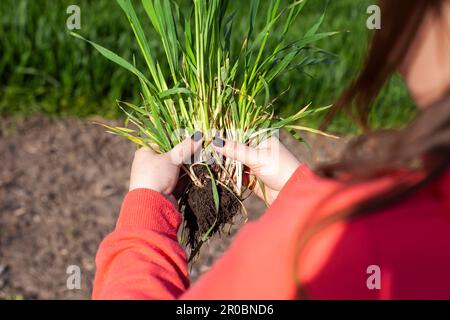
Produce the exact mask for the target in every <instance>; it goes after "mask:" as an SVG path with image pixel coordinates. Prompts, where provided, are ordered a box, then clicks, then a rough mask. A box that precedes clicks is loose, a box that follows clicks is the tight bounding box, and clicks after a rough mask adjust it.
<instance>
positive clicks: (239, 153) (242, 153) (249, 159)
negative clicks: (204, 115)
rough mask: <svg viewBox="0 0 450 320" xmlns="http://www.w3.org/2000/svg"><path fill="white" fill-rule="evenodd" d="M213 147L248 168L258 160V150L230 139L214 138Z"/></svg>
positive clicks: (257, 162)
mask: <svg viewBox="0 0 450 320" xmlns="http://www.w3.org/2000/svg"><path fill="white" fill-rule="evenodd" d="M213 146H214V149H215V150H216V151H217V152H219V153H220V154H222V155H224V156H225V157H228V158H231V159H233V160H236V161H239V162H242V163H243V164H244V165H246V166H248V167H249V168H250V169H251V168H253V167H255V166H257V165H258V164H259V162H260V159H259V153H258V150H257V149H255V148H251V147H249V146H247V145H245V144H242V143H237V142H234V141H231V140H223V139H220V138H217V137H216V138H214V141H213Z"/></svg>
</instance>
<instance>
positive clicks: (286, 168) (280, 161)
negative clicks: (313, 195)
mask: <svg viewBox="0 0 450 320" xmlns="http://www.w3.org/2000/svg"><path fill="white" fill-rule="evenodd" d="M213 146H214V149H215V150H216V151H217V152H218V153H220V154H222V155H224V156H226V157H228V158H231V159H233V160H236V161H239V162H241V163H243V164H244V165H245V166H247V167H248V168H249V169H250V174H251V175H254V176H256V177H257V178H259V179H260V180H261V181H262V182H263V183H264V185H265V188H264V192H263V191H262V190H261V188H260V186H259V184H256V185H255V187H254V189H253V191H254V192H255V194H256V195H258V196H259V197H260V198H261V199H263V200H266V201H267V202H268V203H269V204H271V203H272V202H273V201H274V200H275V199H276V198H277V196H278V194H279V193H280V191H281V189H282V188H283V187H284V185H285V184H286V182H287V181H288V180H289V178H290V177H291V176H292V174H293V173H294V172H295V170H296V169H297V168H298V166H299V165H300V161H298V160H297V158H296V157H295V156H294V155H293V154H292V153H291V152H289V150H288V149H286V147H285V146H284V145H283V144H282V143H281V142H280V140H278V139H277V138H276V137H272V138H270V139H267V140H265V141H263V142H262V143H261V144H260V145H258V146H257V147H256V148H252V147H249V146H247V145H244V144H240V143H236V142H233V141H230V140H222V139H220V138H218V137H216V138H215V139H214V141H213ZM264 193H265V196H264Z"/></svg>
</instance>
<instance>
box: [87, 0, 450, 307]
mask: <svg viewBox="0 0 450 320" xmlns="http://www.w3.org/2000/svg"><path fill="white" fill-rule="evenodd" d="M449 2H450V1H447V0H440V1H438V0H416V1H408V0H396V1H381V2H380V6H381V12H382V29H381V30H380V31H379V32H377V33H376V34H375V36H374V39H373V42H372V46H371V49H370V52H369V55H368V58H367V62H366V64H365V67H364V69H363V70H362V72H361V74H360V76H359V77H358V78H357V79H356V80H355V81H354V82H353V84H352V85H351V86H350V88H349V89H348V90H347V91H345V92H344V94H343V95H342V96H341V98H340V99H339V100H338V102H337V103H336V105H335V107H334V110H333V111H332V113H331V114H330V117H331V116H332V115H333V114H334V113H335V112H336V111H338V110H339V109H345V110H347V111H348V112H349V114H350V115H351V116H352V117H353V118H354V119H355V120H357V121H358V122H359V123H360V124H361V126H362V127H363V128H365V129H367V114H368V111H369V107H370V104H371V102H372V101H373V99H374V98H375V97H376V95H377V93H378V92H379V90H380V88H381V87H382V85H383V84H384V83H385V82H386V80H387V79H388V78H389V76H390V75H391V74H392V73H393V72H394V71H395V70H399V71H400V72H401V74H402V75H403V76H404V78H405V81H406V83H407V85H408V87H409V89H410V92H411V94H412V96H413V97H414V99H415V100H416V102H417V105H418V106H419V108H420V110H419V116H418V117H417V119H416V121H415V122H414V123H413V124H412V125H411V126H409V127H407V128H405V129H403V130H399V131H383V132H372V133H367V134H366V135H364V136H362V137H360V138H358V139H356V140H355V141H352V142H351V143H350V144H349V146H348V148H347V150H346V152H344V155H343V158H342V159H340V160H339V161H338V162H336V163H332V164H329V165H326V166H322V167H321V168H318V170H316V171H315V173H313V172H312V171H311V170H310V169H308V168H307V167H306V166H305V165H304V164H300V163H298V161H297V160H296V159H295V158H294V157H293V156H292V155H291V154H290V153H289V152H288V151H287V150H286V149H285V148H284V147H282V146H280V154H279V155H280V157H279V159H280V165H279V166H276V167H274V168H269V167H268V166H270V165H271V164H273V163H274V161H270V159H267V156H266V155H268V154H270V152H268V151H270V150H255V149H251V148H249V147H247V146H244V145H239V144H236V143H234V142H232V141H223V140H220V139H216V140H215V142H214V144H215V148H216V150H217V151H218V152H219V153H221V154H223V155H224V156H227V157H231V158H234V159H236V160H240V161H242V162H244V163H245V164H246V165H247V166H248V167H249V168H250V169H251V172H252V174H254V175H256V176H258V177H259V178H261V179H262V180H263V181H264V182H265V184H266V185H267V187H268V188H269V194H270V199H271V201H272V203H271V206H270V207H269V209H268V210H267V212H266V213H265V214H264V216H263V217H262V218H260V219H259V220H258V221H255V222H250V223H248V224H247V225H245V226H244V227H243V228H242V230H241V231H240V232H239V234H238V235H237V237H236V239H235V240H234V243H233V244H232V246H231V248H230V249H229V250H228V252H227V253H226V254H225V255H224V256H223V257H222V258H221V259H220V260H219V261H218V262H217V263H216V264H215V265H214V266H213V267H212V268H211V270H210V271H209V272H207V273H206V274H205V275H203V276H202V277H201V278H200V279H199V280H198V281H197V282H196V283H195V284H194V285H193V286H192V287H190V288H188V287H189V280H188V276H187V261H186V254H185V252H184V250H183V249H182V247H181V246H180V245H179V244H178V242H177V237H176V234H177V229H178V227H179V225H180V220H181V217H180V214H179V213H178V211H177V209H176V206H175V205H174V204H176V203H175V202H173V201H170V200H173V196H171V193H172V192H173V190H174V188H175V185H176V183H177V177H178V173H179V164H180V163H181V162H182V159H178V160H177V161H171V160H170V159H174V158H175V159H176V157H174V155H178V154H182V153H183V152H182V151H184V152H185V153H186V152H193V151H194V150H196V149H197V148H199V147H200V145H201V142H202V140H201V136H199V135H196V138H195V139H192V140H191V139H187V140H186V141H184V142H183V143H182V144H180V145H179V146H177V147H176V148H175V149H174V150H173V151H172V152H169V153H167V154H163V155H156V154H154V153H153V152H152V151H150V150H147V149H141V150H139V151H138V152H137V153H136V156H135V160H134V163H133V168H132V172H131V182H130V193H129V194H128V195H127V196H126V198H125V200H124V203H123V205H122V208H121V213H120V217H119V219H118V222H117V226H116V230H115V231H114V232H113V233H112V234H110V235H109V236H108V237H106V239H105V240H104V241H103V242H102V244H101V246H100V248H99V251H98V255H97V274H96V278H95V283H94V292H93V298H96V299H114V298H118V299H172V298H182V299H216V298H217V299H293V298H298V297H308V298H311V299H329V298H333V299H418V298H426V299H428V298H447V299H450V272H449V270H450V170H449V168H448V166H449V160H450V95H449V92H450V59H449V58H448V57H450V3H449ZM272 142H273V143H274V144H277V143H278V142H277V141H275V140H273V141H272ZM267 169H274V170H275V171H274V172H273V171H272V174H268V173H267V172H271V170H267ZM257 191H258V190H256V192H257Z"/></svg>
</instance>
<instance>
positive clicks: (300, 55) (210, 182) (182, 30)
mask: <svg viewBox="0 0 450 320" xmlns="http://www.w3.org/2000/svg"><path fill="white" fill-rule="evenodd" d="M117 3H118V4H119V5H120V7H121V8H122V10H123V11H124V12H125V14H126V16H127V17H128V20H129V22H130V25H131V29H132V30H133V32H134V35H135V37H136V40H137V42H138V44H139V48H140V50H141V53H142V55H143V58H144V60H145V63H146V68H147V69H146V70H145V71H144V70H143V69H141V70H140V69H138V66H136V65H135V63H134V62H129V61H126V60H124V59H123V58H121V57H119V56H118V55H116V54H114V53H113V52H111V51H109V50H108V49H106V48H104V47H102V46H100V45H98V44H96V43H93V42H91V41H89V40H86V39H84V38H82V37H81V36H80V35H78V34H73V35H74V36H75V37H78V38H81V39H83V40H85V41H88V42H89V43H90V44H92V45H93V46H94V47H95V49H97V50H98V51H99V52H100V53H101V54H102V55H103V56H105V57H106V58H108V59H110V60H111V61H113V62H115V63H117V64H119V65H120V66H122V67H124V68H125V69H127V70H129V71H130V72H131V73H133V74H134V75H135V76H137V78H138V79H139V81H140V83H141V87H142V92H141V95H142V101H141V103H140V104H138V105H134V104H131V103H124V102H119V106H120V107H121V108H122V109H123V111H124V112H125V114H126V116H127V121H126V125H125V127H108V126H107V129H108V131H109V132H111V133H114V134H118V135H121V136H123V137H125V138H127V139H129V140H131V141H133V142H134V143H136V144H137V145H140V146H145V147H150V148H152V149H153V150H155V151H156V152H159V153H163V152H167V151H169V150H171V149H172V148H173V147H174V146H176V145H177V144H179V143H180V142H181V141H182V140H184V139H185V137H186V134H181V133H187V134H189V135H192V134H193V133H194V132H197V131H200V132H202V133H203V137H204V148H203V149H202V151H201V153H200V155H198V156H197V157H196V159H195V162H194V163H191V164H186V165H184V166H183V170H182V172H183V175H184V178H188V181H189V183H188V186H187V187H186V189H185V190H184V193H183V196H182V197H181V198H180V200H179V201H180V203H179V205H180V209H181V211H182V213H183V217H184V224H183V232H181V240H182V242H183V244H184V245H185V246H186V248H187V249H188V250H189V251H190V253H191V258H193V257H195V256H196V254H197V253H198V250H199V248H200V246H201V245H202V244H203V243H204V242H205V241H207V240H208V239H209V238H210V237H211V236H212V235H213V234H215V233H217V232H222V231H225V227H229V226H231V224H232V222H233V218H234V217H235V215H236V214H238V213H242V217H246V212H245V208H244V206H243V203H242V201H243V199H244V198H245V197H246V196H247V195H248V194H249V193H250V192H251V188H252V187H253V186H254V185H255V184H256V183H259V184H260V186H261V188H262V190H264V186H263V185H262V183H261V182H260V181H257V179H256V178H255V177H251V179H250V182H247V183H244V182H243V181H244V180H248V179H244V176H245V175H246V172H245V171H246V170H245V168H244V166H243V165H242V163H239V162H236V161H232V160H230V159H224V158H223V157H221V156H220V155H218V154H216V153H215V152H214V149H213V148H211V143H212V140H213V139H214V137H215V136H220V137H222V138H226V139H229V140H233V141H237V142H239V143H243V144H247V145H249V146H253V147H254V146H257V145H258V144H259V143H261V142H262V141H264V140H265V139H268V138H270V137H271V136H273V135H274V134H276V133H277V132H278V131H279V129H282V128H285V129H287V130H289V131H291V132H292V133H293V134H296V131H295V130H306V131H310V132H314V133H319V132H318V131H317V130H314V129H311V128H306V127H302V126H298V125H296V123H297V121H298V120H300V119H301V118H304V117H306V116H308V115H311V114H312V113H314V112H320V111H322V110H323V109H324V108H325V107H324V108H315V109H309V108H308V107H309V106H306V107H302V108H299V111H298V112H297V113H295V114H292V115H290V116H289V117H285V118H281V117H279V116H277V115H276V112H275V106H274V104H275V102H276V99H277V97H273V96H272V95H271V91H270V90H271V85H272V84H273V82H274V81H275V80H276V79H277V78H278V77H279V76H280V75H281V74H282V73H284V72H286V71H288V70H291V69H294V70H299V69H301V68H303V67H304V66H306V65H309V64H315V63H318V60H319V59H320V58H316V59H315V58H314V57H313V56H312V55H311V54H310V52H311V51H314V50H315V47H313V46H312V45H313V43H314V42H316V41H317V40H319V39H323V38H326V37H329V36H331V35H333V34H334V32H327V33H319V32H318V29H319V26H320V25H321V23H322V21H323V17H321V18H320V19H319V20H318V21H317V22H316V23H315V24H314V25H313V26H311V28H310V29H309V30H307V31H306V32H305V33H304V35H303V36H302V37H300V38H299V39H296V40H294V41H291V42H289V43H287V39H286V38H287V35H288V32H289V31H290V29H291V26H292V24H293V22H294V20H295V19H296V18H297V17H298V15H299V14H300V12H301V11H302V9H303V8H304V6H305V3H306V0H300V1H294V2H289V3H287V2H286V1H285V2H282V1H281V0H272V1H269V2H267V3H264V5H265V9H264V10H261V6H260V1H259V0H251V1H249V3H243V2H242V3H241V2H239V3H238V4H237V3H236V4H237V5H238V6H239V7H242V10H243V11H244V10H245V12H247V11H248V15H246V17H248V32H247V33H246V34H242V39H241V40H242V41H241V42H240V43H239V47H238V48H232V43H235V41H232V40H231V39H232V38H236V36H237V35H234V34H233V22H234V20H236V14H235V13H236V12H232V11H231V10H230V8H229V1H228V0H192V1H191V5H190V8H189V10H188V12H185V11H187V10H186V8H184V10H183V9H182V8H181V7H180V5H179V4H177V3H176V2H175V1H169V0H142V5H143V7H144V9H145V12H146V14H147V16H148V18H149V19H148V21H140V20H139V18H138V15H137V13H136V10H135V8H134V6H133V4H135V3H134V2H132V1H131V0H117ZM234 4H235V3H233V5H234ZM230 11H231V12H230ZM150 25H151V26H152V27H153V28H154V31H156V34H157V35H158V38H159V40H160V43H161V45H162V48H163V49H164V53H165V59H164V61H156V60H155V56H156V53H155V52H154V51H153V49H152V47H151V46H150V43H149V41H148V37H147V34H148V32H147V31H148V30H145V29H144V28H149V27H150ZM261 25H262V27H258V28H257V26H261ZM257 29H258V30H257ZM144 30H145V31H144ZM295 32H296V33H300V31H298V30H296V31H295ZM316 49H317V48H316ZM317 50H319V49H317ZM322 59H323V58H322ZM140 67H142V66H140ZM163 70H168V71H163ZM286 89H288V88H286ZM297 138H299V136H297Z"/></svg>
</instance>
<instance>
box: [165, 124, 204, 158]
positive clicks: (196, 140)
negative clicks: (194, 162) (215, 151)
mask: <svg viewBox="0 0 450 320" xmlns="http://www.w3.org/2000/svg"><path fill="white" fill-rule="evenodd" d="M202 143H203V134H202V133H201V132H199V131H198V132H196V133H194V134H193V135H192V137H190V138H187V139H185V140H184V141H183V142H181V143H180V144H178V145H177V146H176V147H175V148H173V149H172V150H171V151H169V152H167V153H165V154H164V155H165V156H167V157H169V158H170V160H171V162H172V163H173V164H175V165H178V166H180V165H182V164H183V163H190V160H191V156H192V155H193V154H194V153H196V152H197V151H198V150H199V149H200V148H201V146H202Z"/></svg>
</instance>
